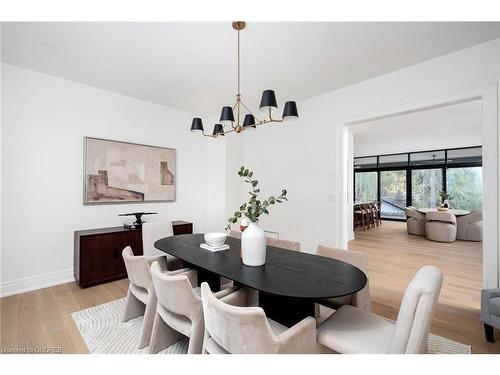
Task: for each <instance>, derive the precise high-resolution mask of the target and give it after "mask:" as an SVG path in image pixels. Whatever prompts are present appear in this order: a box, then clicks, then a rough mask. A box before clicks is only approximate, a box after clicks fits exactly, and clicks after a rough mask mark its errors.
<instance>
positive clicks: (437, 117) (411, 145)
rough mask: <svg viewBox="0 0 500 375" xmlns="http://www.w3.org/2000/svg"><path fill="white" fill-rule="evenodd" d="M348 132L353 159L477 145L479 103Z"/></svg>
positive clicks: (355, 127) (419, 113)
mask: <svg viewBox="0 0 500 375" xmlns="http://www.w3.org/2000/svg"><path fill="white" fill-rule="evenodd" d="M350 129H351V131H352V133H353V136H354V145H353V147H354V156H369V155H383V154H391V153H398V152H408V151H425V150H436V149H441V148H454V147H466V146H478V145H481V144H482V139H481V131H482V130H481V100H474V101H470V102H466V103H459V104H453V105H448V106H444V107H439V108H433V109H425V110H423V111H417V112H412V113H407V114H403V115H398V116H393V117H387V118H383V119H378V120H373V121H367V122H362V123H358V124H355V125H352V126H350Z"/></svg>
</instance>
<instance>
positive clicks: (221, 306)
mask: <svg viewBox="0 0 500 375" xmlns="http://www.w3.org/2000/svg"><path fill="white" fill-rule="evenodd" d="M201 295H202V299H203V314H204V316H205V338H204V341H203V353H209V354H229V353H231V354H257V353H262V354H264V353H313V352H314V351H315V350H316V334H315V327H316V321H315V320H314V318H312V317H307V318H305V319H303V320H301V321H300V322H299V323H297V324H295V325H294V326H293V327H291V328H287V327H285V326H284V325H281V324H279V323H277V322H275V321H273V320H271V319H268V318H267V317H266V314H265V313H264V310H262V308H260V307H243V306H245V302H246V297H245V291H244V290H243V289H240V290H238V291H237V292H235V293H233V294H231V295H229V296H227V297H225V298H221V299H220V300H219V299H218V298H216V296H215V295H214V294H212V292H211V290H210V287H209V286H208V284H207V283H202V284H201Z"/></svg>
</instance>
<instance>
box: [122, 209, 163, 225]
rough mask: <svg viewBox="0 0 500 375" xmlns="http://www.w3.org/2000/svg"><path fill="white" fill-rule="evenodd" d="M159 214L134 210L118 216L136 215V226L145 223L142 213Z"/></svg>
mask: <svg viewBox="0 0 500 375" xmlns="http://www.w3.org/2000/svg"><path fill="white" fill-rule="evenodd" d="M156 214H158V212H132V213H130V214H119V215H118V216H135V218H136V219H137V220H136V221H135V222H134V224H133V225H134V227H136V228H137V227H141V226H142V223H144V221H142V215H156Z"/></svg>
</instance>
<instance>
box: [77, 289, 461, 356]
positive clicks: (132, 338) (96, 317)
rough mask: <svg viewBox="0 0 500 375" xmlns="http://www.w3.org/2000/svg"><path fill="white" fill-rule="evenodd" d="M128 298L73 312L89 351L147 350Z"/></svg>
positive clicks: (455, 350) (451, 345) (440, 348)
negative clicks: (129, 315) (127, 314)
mask: <svg viewBox="0 0 500 375" xmlns="http://www.w3.org/2000/svg"><path fill="white" fill-rule="evenodd" d="M124 309H125V298H122V299H118V300H116V301H112V302H109V303H105V304H103V305H99V306H95V307H91V308H89V309H85V310H80V311H77V312H74V313H73V314H71V316H72V317H73V320H74V321H75V323H76V326H77V327H78V329H79V330H80V334H81V335H82V337H83V339H84V341H85V343H86V344H87V348H88V349H89V352H90V353H92V354H147V353H148V349H149V348H148V347H146V348H143V349H137V343H138V342H139V336H140V333H141V326H142V319H143V318H142V317H139V318H135V319H132V320H129V321H128V322H125V323H123V322H122V317H123V311H124ZM331 313H332V310H331V309H329V308H326V307H323V306H321V317H320V321H323V320H324V319H326V318H327V317H328V316H329V315H330V314H331ZM428 346H429V352H430V353H431V354H470V353H471V348H470V346H469V345H465V344H461V343H458V342H456V341H451V340H448V339H445V338H444V337H441V336H436V335H433V334H430V335H429V341H428ZM187 348H188V340H187V339H184V340H182V341H180V342H178V343H176V344H174V345H172V346H171V347H169V348H167V349H165V350H164V351H162V352H161V354H185V353H187Z"/></svg>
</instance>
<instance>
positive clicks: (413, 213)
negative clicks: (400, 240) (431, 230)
mask: <svg viewBox="0 0 500 375" xmlns="http://www.w3.org/2000/svg"><path fill="white" fill-rule="evenodd" d="M405 215H406V230H407V232H408V234H415V235H417V236H425V215H424V214H421V213H420V212H418V211H417V209H416V208H415V207H413V206H410V207H406V208H405Z"/></svg>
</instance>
